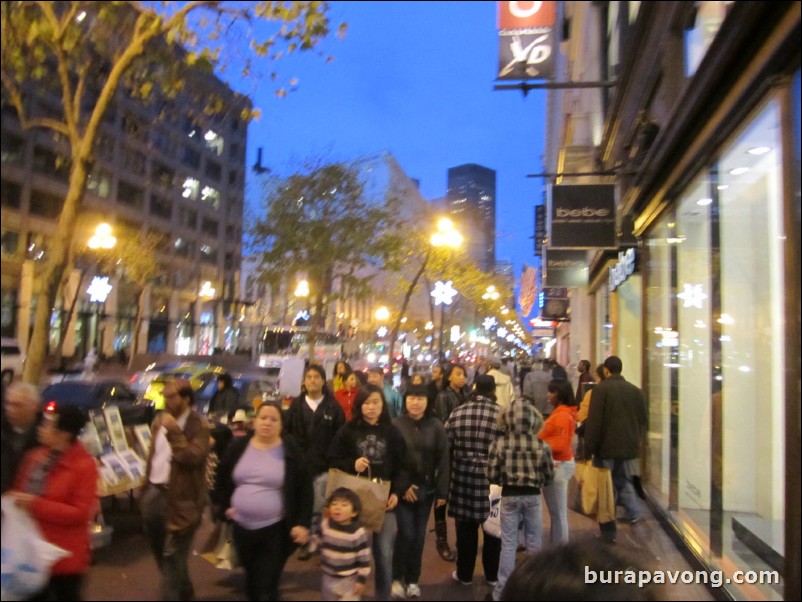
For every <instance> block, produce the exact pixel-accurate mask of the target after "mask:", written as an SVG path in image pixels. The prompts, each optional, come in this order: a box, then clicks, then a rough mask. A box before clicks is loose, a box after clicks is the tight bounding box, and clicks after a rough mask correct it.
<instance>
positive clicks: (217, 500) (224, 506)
mask: <svg viewBox="0 0 802 602" xmlns="http://www.w3.org/2000/svg"><path fill="white" fill-rule="evenodd" d="M212 500H213V503H214V504H215V506H216V507H218V508H220V509H221V510H222V511H223V512H224V515H225V517H226V518H227V519H229V520H231V521H233V529H232V530H233V537H234V545H235V546H236V549H237V555H238V557H239V561H240V563H241V564H242V566H243V568H244V569H245V578H246V588H247V594H248V599H249V600H277V599H278V586H279V581H280V579H281V573H282V571H283V570H284V564H285V563H286V561H287V558H288V557H289V555H290V554H291V553H292V551H293V550H294V546H295V545H302V544H305V543H306V542H307V539H308V538H309V526H310V523H311V521H312V477H311V476H310V474H309V470H308V469H307V466H306V461H305V457H304V454H303V451H302V450H301V448H300V447H299V446H298V445H297V444H296V443H295V441H294V440H293V439H292V437H290V436H289V435H286V436H285V435H284V434H283V433H282V413H281V408H280V407H279V406H278V405H274V404H271V403H265V404H262V406H260V407H259V410H258V411H257V413H256V417H255V419H254V430H253V432H252V433H250V434H249V435H247V436H245V437H241V438H239V439H237V440H235V441H233V442H232V443H231V445H230V446H229V448H228V450H227V451H226V454H225V456H224V457H223V459H222V460H221V462H220V465H219V467H218V469H217V481H216V485H215V491H214V494H213V496H212Z"/></svg>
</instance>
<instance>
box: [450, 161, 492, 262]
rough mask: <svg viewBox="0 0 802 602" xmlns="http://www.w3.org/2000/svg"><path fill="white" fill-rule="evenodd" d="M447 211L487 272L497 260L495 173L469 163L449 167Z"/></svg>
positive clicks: (469, 249) (468, 248)
mask: <svg viewBox="0 0 802 602" xmlns="http://www.w3.org/2000/svg"><path fill="white" fill-rule="evenodd" d="M446 203H447V211H448V213H449V215H450V216H451V217H452V218H453V219H454V221H455V222H456V223H458V224H459V227H460V229H461V230H462V232H463V233H464V235H465V241H466V245H467V250H468V256H469V257H471V258H472V259H473V260H474V261H475V262H476V265H477V266H478V267H479V268H480V269H481V270H483V271H485V272H492V271H493V268H494V266H495V262H496V172H495V170H493V169H489V168H487V167H482V166H481V165H476V164H475V163H467V164H465V165H459V166H457V167H450V168H449V169H448V192H447V195H446Z"/></svg>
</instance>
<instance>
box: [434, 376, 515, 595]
mask: <svg viewBox="0 0 802 602" xmlns="http://www.w3.org/2000/svg"><path fill="white" fill-rule="evenodd" d="M498 410H499V407H498V406H497V405H496V381H495V380H494V379H493V377H492V376H488V375H481V376H477V377H476V383H475V389H474V392H473V394H472V395H471V396H470V397H469V398H468V401H467V403H464V404H463V405H461V406H459V407H457V408H456V409H454V410H453V411H452V412H451V415H450V416H449V418H448V420H447V421H446V425H445V426H446V432H447V433H448V440H449V444H450V449H451V485H450V489H449V494H448V514H449V516H453V517H454V522H455V524H456V529H457V570H456V571H454V573H453V574H452V577H453V578H454V579H455V580H456V581H459V582H460V583H462V584H463V585H469V584H470V583H472V581H473V568H474V565H475V564H476V553H477V550H478V547H479V528H480V527H481V526H482V523H484V521H485V520H486V519H487V517H488V515H489V514H490V499H489V497H488V493H489V491H490V483H489V482H488V480H487V454H488V450H489V448H490V444H491V443H493V441H495V440H496V438H497V437H498V436H499V435H501V434H502V433H501V430H500V429H499V427H498V424H497V422H496V417H497V415H498ZM500 551H501V540H499V539H498V538H496V537H491V536H489V535H487V534H485V539H484V545H483V546H482V566H483V568H484V571H485V580H486V581H487V583H488V584H490V585H495V583H496V581H497V579H498V562H499V553H500Z"/></svg>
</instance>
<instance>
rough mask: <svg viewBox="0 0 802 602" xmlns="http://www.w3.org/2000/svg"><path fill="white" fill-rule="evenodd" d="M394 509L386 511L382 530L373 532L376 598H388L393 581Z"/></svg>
mask: <svg viewBox="0 0 802 602" xmlns="http://www.w3.org/2000/svg"><path fill="white" fill-rule="evenodd" d="M396 527H397V526H396V519H395V511H392V512H386V513H385V515H384V523H383V524H382V530H381V531H379V532H378V533H374V534H373V561H374V563H375V565H376V599H377V600H388V599H389V598H390V586H391V585H392V582H393V547H394V545H395V534H396Z"/></svg>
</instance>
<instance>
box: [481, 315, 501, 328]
mask: <svg viewBox="0 0 802 602" xmlns="http://www.w3.org/2000/svg"><path fill="white" fill-rule="evenodd" d="M496 324H498V322H497V321H496V319H495V318H494V317H492V316H489V317H487V318H485V321H484V322H482V326H484V327H485V330H490V329H491V328H493V326H495V325H496Z"/></svg>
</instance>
